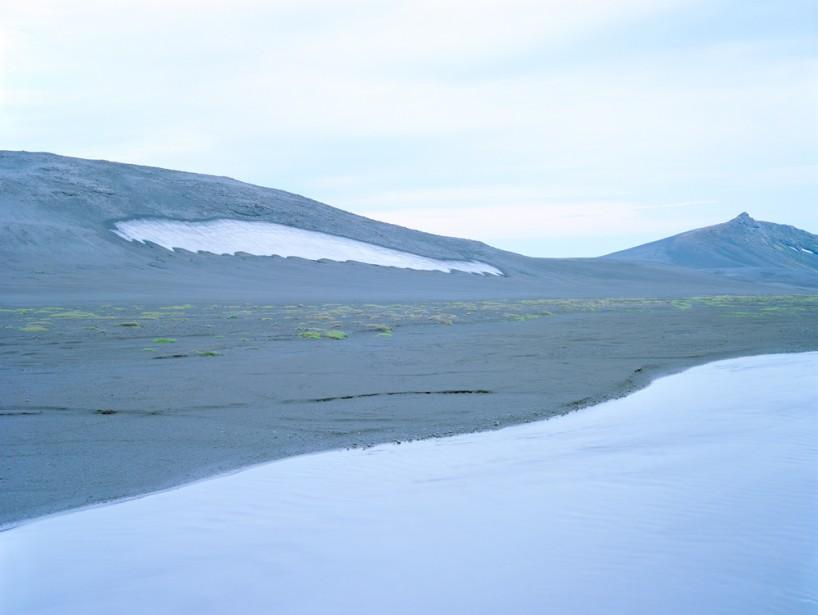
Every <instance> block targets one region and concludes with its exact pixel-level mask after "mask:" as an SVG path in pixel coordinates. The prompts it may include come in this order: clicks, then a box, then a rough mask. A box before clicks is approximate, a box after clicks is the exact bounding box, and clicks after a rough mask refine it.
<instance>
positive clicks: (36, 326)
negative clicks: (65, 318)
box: [20, 323, 48, 333]
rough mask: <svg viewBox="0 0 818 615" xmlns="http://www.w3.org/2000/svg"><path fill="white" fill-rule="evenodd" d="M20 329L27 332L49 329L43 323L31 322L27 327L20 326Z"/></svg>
mask: <svg viewBox="0 0 818 615" xmlns="http://www.w3.org/2000/svg"><path fill="white" fill-rule="evenodd" d="M20 331H24V332H26V333H45V332H46V331H48V329H47V328H46V327H44V326H42V325H39V324H36V323H31V324H29V325H26V326H25V327H20Z"/></svg>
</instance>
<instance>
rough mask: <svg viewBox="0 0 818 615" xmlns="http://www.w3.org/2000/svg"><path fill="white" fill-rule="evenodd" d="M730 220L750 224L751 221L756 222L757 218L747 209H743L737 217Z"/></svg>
mask: <svg viewBox="0 0 818 615" xmlns="http://www.w3.org/2000/svg"><path fill="white" fill-rule="evenodd" d="M730 222H736V223H738V224H748V223H750V222H755V220H754V219H753V218H751V217H750V214H748V213H747V212H746V211H743V212H741V213H740V214H739V215H737V216H736V217H735V218H733V219H732V220H730Z"/></svg>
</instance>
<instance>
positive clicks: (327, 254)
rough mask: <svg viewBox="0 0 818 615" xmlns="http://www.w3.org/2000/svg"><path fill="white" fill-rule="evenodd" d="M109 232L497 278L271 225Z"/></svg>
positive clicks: (196, 248) (151, 224)
mask: <svg viewBox="0 0 818 615" xmlns="http://www.w3.org/2000/svg"><path fill="white" fill-rule="evenodd" d="M114 233H116V234H117V235H119V236H120V237H122V238H123V239H126V240H128V241H139V242H145V241H150V242H153V243H155V244H158V245H160V246H162V247H163V248H167V249H168V250H173V249H174V248H181V249H183V250H188V251H189V252H210V253H212V254H236V253H237V252H245V253H247V254H254V255H256V256H283V257H287V256H297V257H300V258H306V259H309V260H314V261H317V260H321V259H326V260H331V261H341V262H344V261H356V262H359V263H369V264H370V265H381V266H384V267H400V268H402V269H417V270H420V271H445V272H447V273H449V272H452V271H463V272H466V273H481V274H488V275H503V274H502V272H501V271H500V270H499V269H497V268H496V267H492V266H491V265H487V264H486V263H480V262H477V261H449V260H438V259H435V258H428V257H426V256H420V255H418V254H411V253H410V252H402V251H400V250H393V249H391V248H384V247H383V246H377V245H375V244H371V243H366V242H364V241H357V240H355V239H349V238H347V237H340V236H338V235H330V234H328V233H319V232H317V231H308V230H305V229H301V228H296V227H294V226H286V225H284V224H274V223H272V222H247V221H244V220H209V221H204V222H185V221H183V220H160V219H150V218H143V219H137V220H126V221H123V222H117V223H116V224H115V225H114Z"/></svg>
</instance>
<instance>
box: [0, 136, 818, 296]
mask: <svg viewBox="0 0 818 615" xmlns="http://www.w3.org/2000/svg"><path fill="white" fill-rule="evenodd" d="M498 215H502V211H501V210H500V211H498ZM810 245H812V244H806V243H804V242H802V243H800V244H798V246H797V247H799V248H800V247H801V246H803V247H804V248H809V247H810ZM816 250H818V247H816ZM816 258H818V257H816ZM0 267H2V271H3V275H2V276H0V302H9V301H15V302H17V303H25V302H28V301H32V302H43V301H46V302H52V301H53V302H65V301H72V302H77V301H96V300H112V301H114V300H133V301H136V302H140V303H141V302H152V301H157V302H165V301H168V300H170V299H171V298H175V299H178V300H203V301H212V302H218V301H242V300H247V301H265V302H276V301H279V302H296V303H297V302H307V301H391V300H432V299H455V298H503V297H554V296H562V297H588V296H597V297H602V296H608V297H610V296H683V295H690V294H707V293H714V292H726V293H730V292H732V293H752V292H764V291H765V289H764V288H761V287H759V285H758V284H749V283H746V282H740V281H730V280H725V279H724V278H720V277H719V276H715V275H712V274H710V273H702V272H698V271H691V270H689V269H684V268H680V267H676V266H674V265H673V264H670V265H666V264H661V263H655V262H654V263H650V264H644V263H639V262H622V261H618V260H614V259H590V258H589V259H542V258H529V257H526V256H523V255H520V254H515V253H512V252H506V251H503V250H499V249H496V248H493V247H491V246H488V245H486V244H484V243H481V242H478V241H471V240H467V239H457V238H454V237H444V236H440V235H432V234H429V233H424V232H420V231H416V230H412V229H408V228H404V227H401V226H396V225H393V224H386V223H383V222H378V221H376V220H371V219H368V218H365V217H362V216H358V215H355V214H352V213H349V212H346V211H343V210H340V209H337V208H335V207H331V206H329V205H325V204H323V203H319V202H317V201H314V200H312V199H308V198H305V197H302V196H299V195H296V194H292V193H289V192H284V191H282V190H275V189H272V188H264V187H261V186H254V185H251V184H247V183H244V182H240V181H236V180H234V179H230V178H227V177H216V176H211V175H200V174H196V173H186V172H181V171H172V170H167V169H159V168H153V167H145V166H137V165H131V164H122V163H115V162H108V161H103V160H84V159H80V158H69V157H65V156H57V155H54V154H48V153H30V152H2V151H0ZM475 274H476V275H475Z"/></svg>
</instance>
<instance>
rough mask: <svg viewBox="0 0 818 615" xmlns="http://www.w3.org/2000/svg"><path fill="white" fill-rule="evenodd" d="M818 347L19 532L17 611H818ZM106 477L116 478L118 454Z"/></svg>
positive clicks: (13, 543) (5, 591) (5, 561)
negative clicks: (526, 419) (518, 421)
mask: <svg viewBox="0 0 818 615" xmlns="http://www.w3.org/2000/svg"><path fill="white" fill-rule="evenodd" d="M817 462H818V353H805V354H797V355H768V356H759V357H752V358H742V359H735V360H728V361H722V362H718V363H712V364H709V365H706V366H702V367H697V368H694V369H691V370H689V371H687V372H684V373H682V374H678V375H675V376H670V377H667V378H663V379H660V380H658V381H656V382H654V383H653V384H651V385H650V386H649V387H648V388H646V389H644V390H642V391H639V392H637V393H635V394H633V395H631V396H629V397H627V398H624V399H621V400H616V401H611V402H607V403H604V404H601V405H598V406H595V407H594V408H590V409H586V410H581V411H578V412H576V413H573V414H569V415H566V416H564V417H560V418H555V419H551V420H548V421H543V422H538V423H532V424H528V425H522V426H517V427H512V428H506V429H502V430H499V431H494V432H487V433H476V434H469V435H462V436H457V437H452V438H446V439H439V440H427V441H421V442H414V443H408V444H407V443H405V444H403V445H396V444H393V445H383V446H378V447H374V448H371V449H368V450H349V451H333V452H327V453H320V454H315V455H308V456H302V457H295V458H290V459H285V460H282V461H277V462H272V463H268V464H264V465H260V466H256V467H253V468H250V469H248V470H244V471H241V472H238V473H234V474H229V475H224V476H220V477H217V478H213V479H208V480H205V481H201V482H197V483H192V484H189V485H186V486H183V487H181V488H178V489H174V490H170V491H165V492H160V493H155V494H152V495H148V496H145V497H142V498H138V499H133V500H127V501H123V502H119V503H114V504H111V505H105V506H99V507H94V508H86V509H80V510H78V511H74V512H71V513H67V514H62V515H57V516H52V517H46V518H42V519H40V520H36V521H33V522H30V523H27V524H24V525H21V526H18V527H16V528H13V529H10V530H8V531H6V532H2V533H0V612H2V613H4V614H6V613H26V614H36V613H52V614H53V613H59V614H63V613H82V614H84V615H91V614H97V613H98V614H105V615H110V614H111V613H117V614H129V613H151V614H171V613H172V614H177V613H197V614H210V613H242V614H243V615H244V614H256V613H264V614H269V613H287V614H299V613H310V614H312V613H356V614H368V613H390V614H391V613H407V614H408V613H445V614H451V613H455V614H458V613H464V614H465V613H468V614H475V613H477V614H479V613H504V614H518V613H519V614H523V613H525V614H528V613H558V614H563V613H565V614H567V613H582V614H583V615H587V614H595V613H600V614H603V613H604V614H606V615H607V614H619V613H621V614H628V615H632V614H651V615H653V614H656V613H662V614H682V613H683V614H686V615H687V614H691V613H707V614H709V615H712V614H718V613H730V614H736V613H741V614H742V615H750V614H756V613H758V614H761V613H764V614H765V615H766V614H770V613H782V614H783V613H786V614H787V615H797V614H802V613H804V614H805V613H817V612H818V495H816V494H817V491H818V490H817V489H816V488H817V487H818V469H817V468H818V466H816V463H817ZM100 463H105V460H104V459H101V460H100Z"/></svg>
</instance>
